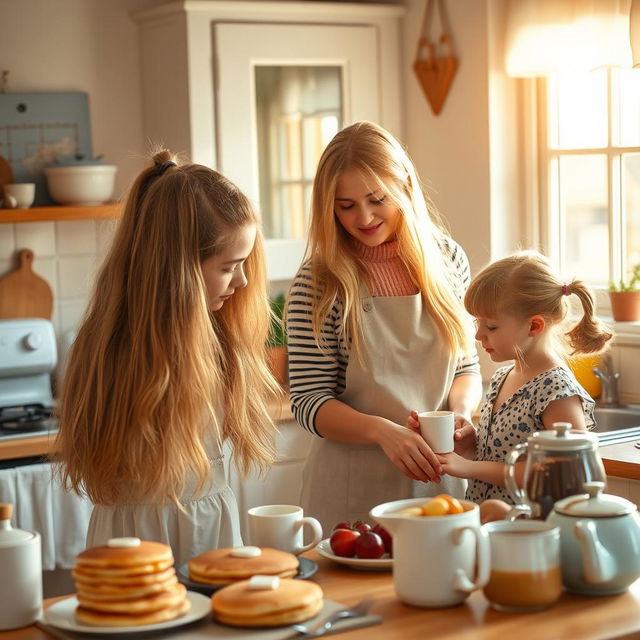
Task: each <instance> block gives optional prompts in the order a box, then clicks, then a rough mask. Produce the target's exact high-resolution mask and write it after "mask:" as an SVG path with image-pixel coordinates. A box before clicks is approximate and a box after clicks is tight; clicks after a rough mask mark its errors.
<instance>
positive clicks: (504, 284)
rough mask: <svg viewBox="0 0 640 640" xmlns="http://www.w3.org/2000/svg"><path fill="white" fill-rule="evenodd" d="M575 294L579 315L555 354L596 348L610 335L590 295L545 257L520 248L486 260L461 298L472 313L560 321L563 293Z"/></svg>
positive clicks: (563, 313)
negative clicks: (556, 271) (564, 279)
mask: <svg viewBox="0 0 640 640" xmlns="http://www.w3.org/2000/svg"><path fill="white" fill-rule="evenodd" d="M571 294H575V295H576V296H578V300H579V301H580V304H581V306H582V317H581V318H580V320H578V322H576V323H575V325H574V326H573V327H572V328H571V329H570V330H569V331H567V332H566V333H564V337H563V339H562V340H560V341H559V342H560V344H559V347H560V348H559V349H557V351H558V353H559V354H560V355H567V354H566V352H567V351H568V349H567V348H566V346H567V345H568V346H569V347H570V348H571V353H570V355H574V354H576V353H599V352H600V351H602V350H604V349H605V348H606V346H607V343H608V342H609V340H611V337H612V334H611V332H610V331H609V330H608V328H607V327H606V326H605V325H603V324H602V323H601V322H600V320H598V318H597V316H596V315H595V300H594V298H593V294H592V293H591V290H590V289H589V287H587V285H586V284H585V283H584V282H582V281H581V280H572V281H571V282H569V283H563V282H562V281H561V280H560V279H559V278H558V277H557V276H556V275H555V274H554V273H553V271H552V269H551V266H550V264H549V261H548V260H547V258H545V257H544V256H543V255H542V254H540V253H538V252H536V251H520V252H518V253H515V254H513V255H511V256H507V257H506V258H502V259H501V260H497V261H496V262H492V263H491V264H489V265H487V266H486V267H485V268H484V269H482V271H480V272H479V273H478V275H476V277H475V278H474V279H473V280H472V282H471V284H470V285H469V288H468V289H467V293H466V295H465V298H464V304H465V307H466V309H467V311H468V312H469V313H470V314H471V315H473V316H476V317H482V318H493V317H494V316H495V314H496V313H500V314H502V313H504V314H508V315H511V316H514V317H516V318H531V317H533V316H536V315H540V316H542V317H543V318H544V319H545V322H546V324H547V326H549V327H551V328H554V327H560V326H562V325H563V324H564V323H565V320H566V317H567V313H568V310H569V305H568V303H567V296H568V295H571Z"/></svg>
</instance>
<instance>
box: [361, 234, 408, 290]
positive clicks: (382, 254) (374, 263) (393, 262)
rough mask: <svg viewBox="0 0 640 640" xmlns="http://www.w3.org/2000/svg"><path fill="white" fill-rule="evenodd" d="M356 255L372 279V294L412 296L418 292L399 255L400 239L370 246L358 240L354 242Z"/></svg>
mask: <svg viewBox="0 0 640 640" xmlns="http://www.w3.org/2000/svg"><path fill="white" fill-rule="evenodd" d="M352 246H353V249H354V252H355V253H356V255H358V256H359V257H360V258H361V260H362V261H363V262H364V263H365V265H366V267H367V271H368V273H369V278H370V279H371V289H372V291H371V295H372V296H373V297H374V298H376V297H380V296H389V297H391V296H410V295H414V294H416V293H418V287H417V286H416V284H415V283H414V282H413V281H412V280H411V276H410V275H409V272H408V271H407V268H406V267H405V266H404V264H402V260H401V259H400V257H399V256H398V241H397V240H391V241H390V242H385V243H384V244H381V245H378V246H377V247H368V246H367V245H366V244H362V243H360V242H358V241H356V240H354V241H353V242H352Z"/></svg>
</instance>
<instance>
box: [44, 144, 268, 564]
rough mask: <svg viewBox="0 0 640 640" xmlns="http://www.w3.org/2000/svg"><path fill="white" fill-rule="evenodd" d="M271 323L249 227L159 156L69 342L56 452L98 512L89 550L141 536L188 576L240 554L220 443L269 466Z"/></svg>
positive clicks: (202, 173)
mask: <svg viewBox="0 0 640 640" xmlns="http://www.w3.org/2000/svg"><path fill="white" fill-rule="evenodd" d="M269 322H270V311H269V305H268V298H267V295H266V278H265V269H264V255H263V247H262V240H261V233H260V230H259V221H258V217H257V214H256V213H255V211H254V209H253V208H252V206H251V204H250V202H249V201H248V199H247V198H246V196H244V195H243V194H242V193H241V192H240V190H239V189H238V188H237V187H236V186H235V185H234V184H233V183H231V182H230V181H229V180H227V179H226V178H224V177H223V176H222V175H221V174H219V173H218V172H216V171H213V170H212V169H209V168H207V167H204V166H201V165H197V164H189V163H187V164H182V163H180V162H179V161H178V159H177V158H176V157H174V156H173V155H171V154H170V153H169V152H168V151H166V150H165V151H161V152H159V153H157V154H156V155H155V156H154V157H153V164H152V165H151V166H150V167H148V168H147V169H145V170H143V171H142V173H141V174H140V175H139V176H138V178H137V179H136V181H135V182H134V184H133V186H132V188H131V191H130V193H129V195H128V198H127V201H126V204H125V207H124V213H123V216H122V219H121V221H120V223H119V227H118V229H117V232H116V235H115V238H114V242H113V246H112V248H111V250H110V252H109V254H108V255H107V257H106V259H105V261H104V263H103V265H102V268H101V270H100V273H99V275H98V278H97V282H96V285H95V291H94V293H93V297H92V299H91V302H90V305H89V307H88V310H87V312H86V315H85V317H84V319H83V321H82V324H81V327H80V329H79V331H78V335H77V338H76V340H75V342H74V345H73V348H72V351H71V354H70V358H69V363H68V366H67V371H66V375H65V378H64V382H63V389H62V393H61V399H60V408H59V417H60V431H59V435H58V439H57V451H58V452H59V456H60V461H61V463H62V465H61V467H60V471H61V474H62V479H63V481H64V483H65V485H66V486H68V487H70V488H71V489H73V490H75V491H76V492H77V493H80V494H85V495H87V496H88V497H89V499H91V500H92V502H93V503H94V504H95V508H94V511H93V514H92V517H91V522H90V524H89V532H88V536H87V544H88V546H94V545H99V544H104V543H105V541H106V540H107V539H109V538H111V537H118V536H137V537H139V538H142V539H146V540H156V541H160V542H165V543H167V544H170V545H171V547H172V549H173V552H174V556H175V559H176V561H177V562H178V563H179V564H181V563H184V562H186V561H187V560H188V559H189V558H190V557H192V556H194V555H197V554H198V553H201V552H202V551H205V550H208V549H213V548H216V547H220V546H235V545H238V544H241V543H242V541H241V537H240V529H239V518H238V509H237V504H236V501H235V497H234V495H233V493H232V491H231V489H230V488H229V487H228V485H227V480H226V477H225V468H224V465H223V452H222V444H223V442H224V441H225V440H228V441H229V442H230V443H231V445H232V451H233V456H234V459H235V461H236V463H237V465H238V466H239V468H240V469H242V470H243V471H244V472H247V471H248V470H249V469H250V468H251V467H254V466H255V467H257V468H258V469H261V470H262V469H265V468H266V467H267V466H268V465H269V464H270V463H271V462H272V461H273V458H274V433H275V427H274V425H273V423H272V422H271V420H270V418H269V413H268V411H267V399H268V398H269V397H270V396H271V395H272V394H276V393H277V389H278V387H277V383H276V382H275V380H274V379H273V378H272V376H271V375H270V374H269V372H268V369H267V368H266V366H265V343H266V339H267V335H268V331H269Z"/></svg>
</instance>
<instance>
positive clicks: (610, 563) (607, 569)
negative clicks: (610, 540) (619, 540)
mask: <svg viewBox="0 0 640 640" xmlns="http://www.w3.org/2000/svg"><path fill="white" fill-rule="evenodd" d="M573 533H574V535H575V536H576V538H578V540H579V542H580V550H581V552H582V570H583V574H584V579H585V580H586V581H587V582H589V583H591V584H601V583H603V582H608V581H609V580H612V579H613V577H614V576H615V575H616V560H615V558H614V557H613V556H612V555H611V554H610V553H609V552H608V551H607V550H606V549H605V548H604V546H603V545H602V544H601V543H600V540H599V538H598V532H597V530H596V525H595V524H594V523H593V521H592V520H578V522H576V523H575V524H574V525H573Z"/></svg>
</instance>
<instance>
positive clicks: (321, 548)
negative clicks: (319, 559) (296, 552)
mask: <svg viewBox="0 0 640 640" xmlns="http://www.w3.org/2000/svg"><path fill="white" fill-rule="evenodd" d="M316 551H317V552H318V553H319V554H320V555H321V556H323V557H325V558H329V560H333V561H334V562H339V563H340V564H346V565H348V566H349V567H354V569H373V570H376V569H391V567H392V566H393V558H390V557H389V556H388V555H387V554H386V553H385V554H384V556H382V558H377V559H373V558H372V559H369V558H344V557H343V556H337V555H335V554H334V553H333V551H331V544H330V542H329V538H325V539H324V540H320V542H318V544H317V545H316Z"/></svg>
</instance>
